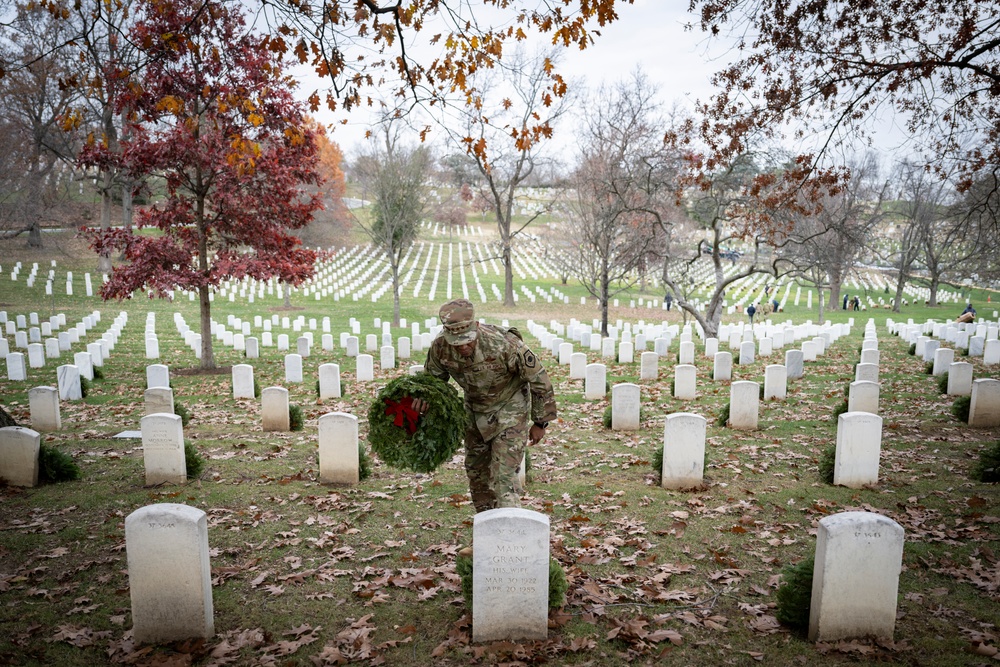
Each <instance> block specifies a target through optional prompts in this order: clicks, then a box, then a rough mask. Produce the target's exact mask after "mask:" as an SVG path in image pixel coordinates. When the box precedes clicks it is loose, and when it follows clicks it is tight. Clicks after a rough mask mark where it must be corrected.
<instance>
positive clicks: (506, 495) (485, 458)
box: [465, 423, 528, 512]
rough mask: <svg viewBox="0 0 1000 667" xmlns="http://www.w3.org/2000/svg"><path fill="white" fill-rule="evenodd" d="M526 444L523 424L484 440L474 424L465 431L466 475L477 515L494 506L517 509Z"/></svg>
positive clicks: (519, 503) (526, 433) (525, 430)
mask: <svg viewBox="0 0 1000 667" xmlns="http://www.w3.org/2000/svg"><path fill="white" fill-rule="evenodd" d="M527 441H528V425H527V424H526V423H521V424H518V425H517V426H512V427H511V428H509V429H507V430H506V431H502V432H501V433H500V434H498V435H497V436H496V437H494V438H492V439H490V440H483V437H482V436H481V435H480V434H479V429H477V428H476V427H475V425H474V424H473V425H472V426H470V427H469V428H468V430H466V432H465V473H466V474H467V475H468V476H469V491H470V493H471V495H472V504H473V505H475V507H476V511H477V512H484V511H486V510H491V509H496V508H497V507H520V506H521V494H523V493H524V487H522V486H521V482H520V480H519V479H518V475H517V474H518V472H519V471H520V468H521V459H522V457H523V456H524V448H525V446H527Z"/></svg>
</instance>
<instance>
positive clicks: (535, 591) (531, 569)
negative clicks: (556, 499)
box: [472, 507, 549, 642]
mask: <svg viewBox="0 0 1000 667" xmlns="http://www.w3.org/2000/svg"><path fill="white" fill-rule="evenodd" d="M472 540H473V544H474V545H475V546H474V551H473V570H472V591H473V592H472V641H475V642H484V641H495V640H503V639H509V640H517V639H545V638H546V637H547V636H548V618H549V518H548V517H547V516H546V515H544V514H541V513H539V512H533V511H531V510H525V509H520V508H509V507H507V508H501V509H494V510H487V511H485V512H480V513H478V514H476V516H475V517H474V518H473V525H472Z"/></svg>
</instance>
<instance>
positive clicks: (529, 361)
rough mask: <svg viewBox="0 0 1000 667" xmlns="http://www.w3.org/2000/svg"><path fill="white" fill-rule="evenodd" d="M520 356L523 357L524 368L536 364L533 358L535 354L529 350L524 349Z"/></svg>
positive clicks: (532, 366)
mask: <svg viewBox="0 0 1000 667" xmlns="http://www.w3.org/2000/svg"><path fill="white" fill-rule="evenodd" d="M521 358H522V359H524V367H525V368H534V367H535V366H536V365H537V364H538V362H537V361H536V360H535V355H533V354H532V353H531V350H525V351H524V353H523V354H522V355H521Z"/></svg>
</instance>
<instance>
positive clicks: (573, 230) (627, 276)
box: [560, 72, 672, 335]
mask: <svg viewBox="0 0 1000 667" xmlns="http://www.w3.org/2000/svg"><path fill="white" fill-rule="evenodd" d="M584 107H585V108H586V110H587V114H586V115H585V117H584V118H583V120H582V122H581V125H582V126H583V127H584V128H585V131H584V133H583V136H582V137H581V139H580V142H581V146H580V164H579V166H578V167H577V169H576V172H575V173H574V175H573V176H572V177H571V179H570V181H571V187H572V192H573V193H574V195H573V196H572V198H571V203H570V206H569V209H570V220H569V223H568V225H569V229H567V230H566V231H567V232H568V233H567V234H566V235H565V241H564V242H563V244H564V245H568V246H569V248H570V249H569V251H568V252H565V251H564V254H563V257H564V260H563V261H562V262H560V264H561V265H562V266H563V267H565V268H566V269H567V270H568V271H569V272H570V273H571V274H572V275H573V276H575V277H576V278H577V279H578V280H579V281H580V282H581V283H582V284H583V286H584V287H585V288H586V289H587V291H588V292H589V293H590V294H591V295H592V296H593V297H595V298H596V299H597V303H598V308H599V309H600V313H601V333H602V335H607V333H608V303H609V301H610V300H611V299H612V298H613V297H614V296H615V295H616V294H618V293H620V292H622V291H625V290H627V289H629V288H630V287H631V286H632V285H633V284H635V282H636V281H637V279H638V274H637V272H636V270H637V269H639V268H640V266H641V263H642V262H643V261H644V260H645V259H646V254H647V251H648V249H649V247H650V244H651V243H652V242H653V240H654V238H655V235H656V230H657V229H658V224H657V223H658V221H659V220H661V219H662V217H663V215H664V213H665V211H666V210H667V209H668V208H669V207H670V204H669V200H670V197H664V196H662V195H663V194H664V193H665V192H667V188H666V187H665V184H666V183H668V182H669V181H670V180H671V178H670V176H672V174H670V173H668V172H669V171H670V161H669V160H668V156H667V153H666V151H665V149H664V145H663V139H662V123H663V121H662V118H661V117H660V114H659V106H658V104H657V102H656V89H655V87H653V86H651V85H650V83H649V81H648V79H647V78H646V77H645V75H643V74H642V73H641V72H636V73H634V74H633V75H632V76H631V77H630V78H629V79H627V80H625V81H622V82H620V83H618V84H616V85H614V86H602V87H601V88H600V89H599V90H598V91H596V93H595V94H594V96H593V98H592V99H591V100H589V101H588V103H587V104H585V105H584Z"/></svg>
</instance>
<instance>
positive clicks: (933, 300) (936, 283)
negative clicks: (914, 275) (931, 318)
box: [927, 273, 941, 308]
mask: <svg viewBox="0 0 1000 667" xmlns="http://www.w3.org/2000/svg"><path fill="white" fill-rule="evenodd" d="M940 285H941V280H940V278H938V276H937V275H936V274H933V273H932V274H931V290H930V291H931V295H930V302H929V303H928V304H927V305H928V306H930V307H931V308H936V307H937V305H938V302H937V293H938V287H940Z"/></svg>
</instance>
